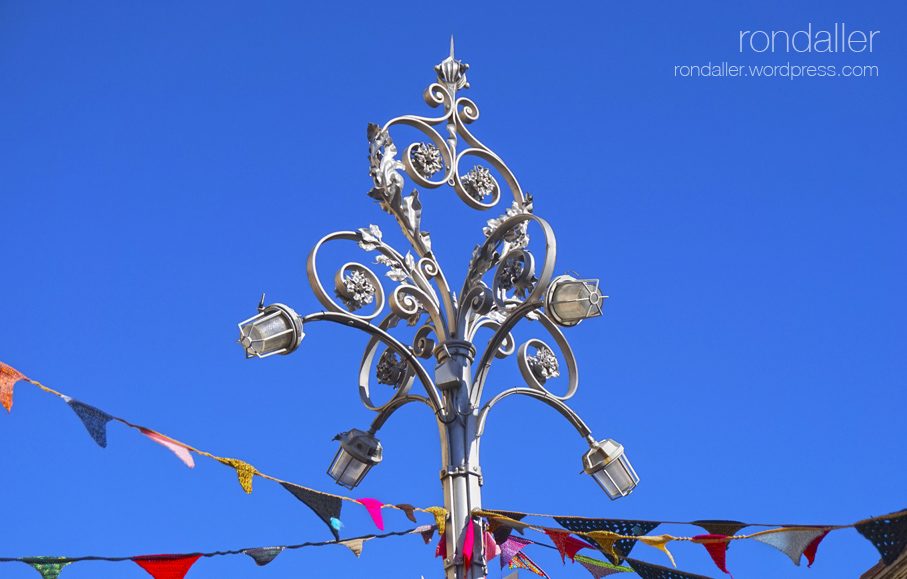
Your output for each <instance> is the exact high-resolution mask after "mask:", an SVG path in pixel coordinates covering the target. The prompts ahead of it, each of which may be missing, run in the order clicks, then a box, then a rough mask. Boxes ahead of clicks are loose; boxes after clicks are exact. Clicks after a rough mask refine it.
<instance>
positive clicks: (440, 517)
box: [0, 362, 907, 579]
mask: <svg viewBox="0 0 907 579" xmlns="http://www.w3.org/2000/svg"><path fill="white" fill-rule="evenodd" d="M19 381H25V382H29V383H31V384H34V385H35V386H38V387H39V388H41V389H42V390H44V391H45V392H48V393H51V394H54V395H56V396H58V397H60V398H62V399H63V400H64V401H65V402H66V403H67V405H69V407H70V408H71V409H72V410H73V412H74V413H75V414H76V415H77V416H78V417H79V419H80V420H81V421H82V423H83V425H84V426H85V429H86V430H87V431H88V433H89V435H90V436H91V437H92V439H93V440H94V441H95V442H96V443H97V444H98V445H99V446H101V447H102V448H106V446H107V423H109V422H111V421H118V422H121V423H122V424H125V425H126V426H128V427H130V428H133V429H136V430H138V431H139V432H141V433H142V434H143V435H145V436H146V437H147V438H150V439H151V440H153V441H155V442H157V443H158V444H161V445H162V446H164V447H166V448H168V449H169V450H171V451H172V452H173V453H174V454H176V456H177V457H178V458H180V460H182V461H183V462H184V463H185V464H186V465H187V466H189V467H190V468H192V467H194V466H195V463H194V460H193V457H192V454H191V453H193V452H194V453H196V454H198V455H201V456H206V457H208V458H211V459H214V460H216V461H218V462H220V463H221V464H224V465H226V466H229V467H231V468H232V469H234V471H235V472H236V474H237V477H238V479H239V483H240V485H241V486H242V488H243V490H244V491H245V492H246V493H251V492H252V480H253V478H254V477H255V476H259V477H262V478H265V479H269V480H272V481H275V482H277V483H280V484H281V486H283V487H284V488H285V489H286V490H287V491H289V492H290V493H291V494H292V495H293V496H294V497H295V498H297V499H298V500H300V501H301V502H302V503H304V504H305V505H306V506H308V507H309V508H310V509H311V510H312V511H313V512H314V513H315V514H316V515H317V516H318V517H319V518H320V519H321V520H322V521H323V522H324V523H325V524H326V525H327V526H328V528H329V529H330V531H331V533H332V534H333V536H334V541H326V542H323V543H303V544H300V545H291V546H282V547H261V548H254V549H243V550H238V551H218V552H214V553H192V554H186V555H148V556H137V557H120V558H110V557H94V556H91V557H78V558H61V557H37V558H35V557H32V558H15V559H10V558H0V562H8V561H20V562H25V563H27V564H29V565H31V566H32V567H34V568H35V569H36V570H37V571H38V572H39V573H41V575H42V576H43V577H45V578H50V579H56V577H58V576H59V574H60V572H61V571H62V569H63V567H65V566H66V565H69V564H70V563H73V562H76V561H82V560H105V561H122V560H133V561H135V562H136V563H137V564H139V565H140V566H142V567H143V568H144V569H145V570H146V571H148V572H149V573H150V574H151V575H152V576H154V577H156V579H171V578H173V579H182V577H183V576H184V575H185V574H186V572H187V571H188V570H189V568H190V567H191V566H192V565H193V564H194V563H195V561H196V560H198V559H199V558H200V557H211V556H214V555H228V554H237V553H243V554H246V555H249V556H250V557H252V558H253V559H255V561H256V563H257V564H258V565H266V564H267V563H269V562H270V561H272V560H273V559H274V558H275V557H276V556H277V555H279V554H280V553H281V552H282V551H283V550H285V549H295V548H300V547H305V546H319V545H327V544H343V545H345V546H347V547H348V548H349V549H350V550H351V551H353V552H354V553H355V554H356V556H357V557H358V556H359V553H361V550H362V544H363V542H364V541H367V540H369V539H373V538H383V537H388V536H393V535H403V534H409V533H420V534H421V535H422V538H423V540H424V542H425V543H426V544H428V543H429V542H430V541H431V539H432V536H433V534H434V530H435V529H437V530H438V534H439V536H440V537H441V539H440V542H439V543H438V546H437V549H436V552H435V555H436V556H441V557H446V556H447V553H446V540H445V535H444V531H445V523H446V520H447V518H448V511H447V510H446V509H445V508H443V507H428V508H417V507H414V506H412V505H410V504H405V503H403V504H397V505H391V504H384V503H382V502H380V501H378V500H375V499H371V498H364V499H353V498H349V497H345V496H341V495H334V494H331V493H325V492H322V491H316V490H314V489H310V488H307V487H303V486H301V485H297V484H294V483H291V482H288V481H284V480H281V479H278V478H275V477H272V476H269V475H266V474H264V473H262V472H260V471H258V470H257V469H256V468H255V467H253V466H252V465H251V464H249V463H247V462H244V461H242V460H238V459H234V458H224V457H219V456H215V455H213V454H210V453H208V452H205V451H202V450H199V449H197V448H195V447H193V446H190V445H188V444H186V443H183V442H180V441H178V440H176V439H174V438H171V437H169V436H166V435H164V434H161V433H160V432H157V431H155V430H152V429H150V428H146V427H143V426H138V425H135V424H132V423H130V422H128V421H126V420H123V419H122V418H118V417H116V416H113V415H111V414H108V413H106V412H104V411H102V410H100V409H98V408H95V407H94V406H90V405H88V404H85V403H84V402H81V401H79V400H75V399H73V398H70V397H69V396H66V395H65V394H62V393H60V392H57V391H56V390H52V389H50V388H48V387H46V386H44V385H43V384H41V383H39V382H37V381H34V380H31V379H29V378H27V377H25V376H24V375H23V374H21V373H20V372H18V371H17V370H15V369H13V368H12V367H10V366H8V365H6V364H4V363H2V362H0V404H2V405H3V406H4V407H5V408H6V410H7V413H9V412H10V410H11V408H12V403H13V386H14V385H15V384H16V382H19ZM342 501H352V502H355V503H358V504H360V505H362V506H363V507H365V508H366V510H367V511H368V513H369V515H370V516H371V517H372V520H373V521H374V523H375V525H376V526H377V527H378V529H380V530H384V522H383V518H382V515H381V509H383V508H392V509H397V510H402V511H404V513H405V514H406V517H407V518H408V519H409V520H411V521H412V522H414V523H417V522H418V521H416V518H415V516H414V513H415V511H420V512H425V513H428V514H430V515H432V516H433V517H434V519H435V525H423V526H422V527H418V528H417V529H413V530H411V531H403V532H395V533H387V534H385V535H370V536H366V537H359V538H355V539H346V540H343V541H341V540H340V535H339V532H338V531H339V529H340V528H341V526H342V525H341V523H340V509H341V506H342ZM472 515H473V517H484V518H485V519H486V521H487V529H488V530H487V531H485V530H484V529H481V528H480V531H479V533H478V534H476V533H475V531H474V529H473V526H474V525H473V524H470V525H467V528H466V533H465V536H464V539H463V542H462V544H461V545H460V546H459V547H460V552H461V553H462V554H463V557H464V559H465V560H466V564H467V565H469V564H470V560H471V559H472V556H473V552H474V550H475V548H474V545H475V544H476V543H480V544H481V545H482V548H483V550H484V553H485V557H486V559H487V560H490V559H492V558H494V557H497V556H500V562H501V568H502V569H503V568H504V567H505V566H509V567H510V568H521V569H526V570H528V571H531V572H533V573H536V574H538V575H540V576H542V577H548V575H547V574H546V573H545V572H544V571H542V570H541V568H539V567H538V565H537V564H535V563H534V562H533V561H532V560H531V559H529V558H528V557H527V556H526V554H525V553H522V549H523V547H525V546H526V545H528V544H540V545H543V544H541V543H536V542H535V541H531V540H528V539H523V538H519V537H514V536H511V533H512V531H514V530H516V531H517V532H519V533H520V534H523V532H524V531H525V529H527V528H529V529H532V530H534V531H539V532H542V533H545V534H546V535H547V537H548V538H549V539H551V541H552V542H553V543H554V547H551V548H554V549H557V550H558V552H559V553H560V555H561V560H562V562H563V563H564V564H566V558H569V559H570V560H571V561H572V562H577V561H578V562H580V564H581V565H582V566H583V567H585V568H586V569H587V570H588V571H589V572H590V573H591V574H592V575H593V576H594V577H596V578H599V577H604V576H607V575H610V574H613V573H622V572H636V573H637V574H638V575H640V576H641V577H643V579H702V577H701V576H699V575H692V574H689V573H685V572H682V571H677V570H676V566H677V565H676V563H675V562H674V557H673V555H672V554H671V552H670V551H669V550H668V548H667V545H668V543H670V542H671V541H687V542H692V543H697V544H701V545H703V547H704V548H705V549H706V550H707V552H708V553H709V555H710V556H711V558H712V560H713V561H714V563H715V565H716V566H717V567H718V568H719V569H720V570H721V571H722V572H724V573H727V574H728V575H730V573H729V572H728V570H727V567H726V552H727V549H728V546H729V544H730V542H731V541H736V540H745V539H746V540H755V541H758V542H761V543H764V544H766V545H769V546H771V547H774V548H775V549H777V550H779V551H781V552H782V553H784V554H785V555H787V556H788V557H789V558H790V559H791V561H792V562H793V563H794V564H795V565H799V564H800V560H801V558H802V557H803V556H805V557H806V558H807V561H808V562H809V566H812V564H813V562H814V560H815V556H816V551H817V549H818V546H819V543H820V542H821V541H822V539H824V538H825V536H826V535H827V534H828V533H829V532H831V531H835V530H838V529H846V528H855V529H856V530H857V531H858V532H859V533H860V534H862V535H863V536H864V537H865V538H866V539H868V540H869V541H870V542H871V543H872V544H873V545H874V546H875V547H876V549H877V550H878V551H879V554H880V555H881V557H882V563H884V564H885V565H891V564H892V563H894V561H895V560H897V559H898V557H900V556H901V554H902V553H903V552H904V551H905V548H907V510H903V511H899V512H896V513H891V514H889V515H884V516H880V517H873V518H869V519H865V520H862V521H858V522H856V523H853V524H850V525H770V524H765V523H743V522H740V521H730V520H697V521H691V522H676V521H642V520H622V519H620V520H619V519H596V518H586V517H563V516H554V515H541V514H532V513H521V512H516V511H500V510H487V509H486V510H481V509H477V510H475V511H473V513H472ZM527 516H533V517H548V518H552V519H554V520H555V521H556V522H557V523H558V524H559V525H561V528H560V529H556V528H549V527H544V526H540V525H532V524H528V523H525V522H522V520H523V519H524V518H525V517H527ZM662 524H680V525H695V526H698V527H700V528H702V529H703V530H705V532H706V534H699V535H693V536H689V537H675V536H672V535H667V534H661V535H650V534H649V533H651V532H652V531H654V530H655V529H656V528H657V527H658V526H659V525H662ZM756 526H763V527H775V528H771V529H768V530H764V531H759V532H755V533H751V534H743V535H741V534H738V533H739V531H740V530H741V529H743V528H746V527H756ZM564 529H566V530H564ZM571 535H576V537H573V536H571ZM581 539H585V540H581ZM637 542H639V543H643V544H646V545H648V546H650V547H654V548H657V549H659V550H661V551H662V552H663V553H664V554H665V555H666V556H667V557H668V559H669V560H670V561H671V564H672V565H673V567H674V569H671V568H668V567H661V566H658V565H653V564H651V563H646V562H642V561H638V560H636V559H631V558H629V555H630V552H631V551H632V549H633V547H634V546H635V545H636V543H637ZM543 546H546V547H549V546H548V545H543ZM585 548H589V549H596V550H598V551H600V552H601V553H602V554H604V555H605V557H606V558H607V559H608V561H607V562H606V561H598V560H596V559H591V558H589V557H584V556H582V555H579V554H578V552H579V551H580V550H582V549H585ZM624 562H626V563H627V565H629V566H624V565H622V564H623V563H624Z"/></svg>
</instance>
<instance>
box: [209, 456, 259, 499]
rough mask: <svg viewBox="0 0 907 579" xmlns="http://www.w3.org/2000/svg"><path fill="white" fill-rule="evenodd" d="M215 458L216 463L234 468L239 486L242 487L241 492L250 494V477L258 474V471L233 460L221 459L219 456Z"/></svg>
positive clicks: (247, 464) (246, 464)
mask: <svg viewBox="0 0 907 579" xmlns="http://www.w3.org/2000/svg"><path fill="white" fill-rule="evenodd" d="M215 458H216V459H217V460H218V462H221V463H223V464H225V465H227V466H232V467H233V468H235V469H236V476H238V477H239V484H240V485H242V490H244V491H246V494H249V493H251V492H252V477H253V476H254V475H256V474H258V471H257V470H255V467H254V466H252V465H251V464H249V463H247V462H243V461H241V460H237V459H235V458H221V457H219V456H218V457H215Z"/></svg>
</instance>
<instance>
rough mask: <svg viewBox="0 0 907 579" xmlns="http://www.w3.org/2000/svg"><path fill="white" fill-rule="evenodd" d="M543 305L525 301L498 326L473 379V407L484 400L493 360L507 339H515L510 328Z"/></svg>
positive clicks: (480, 359)
mask: <svg viewBox="0 0 907 579" xmlns="http://www.w3.org/2000/svg"><path fill="white" fill-rule="evenodd" d="M543 306H544V303H543V302H542V301H541V300H537V301H534V302H525V303H523V304H521V305H519V306H517V308H516V309H514V310H513V311H512V312H511V313H510V315H509V316H507V318H506V319H504V321H503V322H500V326H498V328H497V330H496V331H495V333H494V335H493V336H492V337H491V339H490V340H488V345H487V346H486V347H485V351H484V352H482V357H481V358H479V362H478V363H477V364H476V372H475V375H474V377H473V379H472V391H471V392H470V394H469V400H470V406H471V407H472V408H477V407H478V405H479V402H480V401H481V400H482V390H483V389H484V388H485V380H486V379H487V378H488V371H489V370H490V369H491V363H492V361H494V358H495V357H497V356H498V355H499V352H500V349H501V347H502V346H503V345H504V344H505V342H506V341H508V340H509V341H511V342H512V341H513V337H512V336H511V335H510V330H512V329H513V328H514V326H516V325H517V323H518V322H519V321H520V320H522V319H523V318H526V317H528V316H530V315H537V314H536V312H535V311H536V310H538V309H540V308H542V307H543Z"/></svg>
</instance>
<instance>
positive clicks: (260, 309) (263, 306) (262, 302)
mask: <svg viewBox="0 0 907 579" xmlns="http://www.w3.org/2000/svg"><path fill="white" fill-rule="evenodd" d="M263 309H265V294H264V292H261V301H260V302H258V311H259V312H260V311H262V310H263Z"/></svg>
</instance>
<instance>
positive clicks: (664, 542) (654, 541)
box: [638, 535, 677, 567]
mask: <svg viewBox="0 0 907 579" xmlns="http://www.w3.org/2000/svg"><path fill="white" fill-rule="evenodd" d="M638 540H639V542H640V543H644V544H646V545H648V546H650V547H655V548H656V549H661V550H662V551H664V554H665V555H667V556H668V559H670V560H671V565H674V567H677V563H675V562H674V555H672V554H671V552H670V551H668V543H669V542H670V541H673V540H674V537H672V536H671V535H645V536H642V537H640V538H639V539H638Z"/></svg>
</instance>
